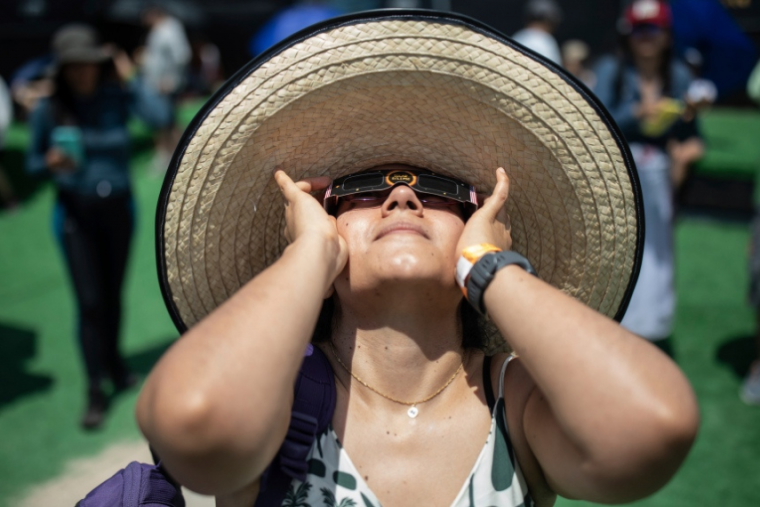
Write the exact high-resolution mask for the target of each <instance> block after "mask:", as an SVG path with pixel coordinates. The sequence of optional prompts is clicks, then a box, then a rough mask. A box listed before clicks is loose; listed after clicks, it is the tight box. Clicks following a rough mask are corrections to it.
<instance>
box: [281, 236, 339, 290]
mask: <svg viewBox="0 0 760 507" xmlns="http://www.w3.org/2000/svg"><path fill="white" fill-rule="evenodd" d="M285 251H286V252H288V251H292V252H293V253H294V254H295V255H296V256H297V257H299V259H303V261H304V262H307V263H308V266H309V269H310V270H312V271H313V272H314V273H319V276H322V277H324V282H325V286H326V287H329V286H330V285H332V283H333V281H334V280H335V278H336V277H337V276H338V274H339V273H340V271H342V269H343V265H342V264H343V263H341V262H340V259H341V245H340V239H339V238H338V237H337V235H336V237H335V238H332V237H329V236H328V235H324V234H320V233H317V232H309V233H304V234H301V235H300V236H298V238H297V239H296V240H295V241H294V242H293V243H291V244H290V245H288V247H287V248H286V249H285Z"/></svg>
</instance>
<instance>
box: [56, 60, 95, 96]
mask: <svg viewBox="0 0 760 507" xmlns="http://www.w3.org/2000/svg"><path fill="white" fill-rule="evenodd" d="M61 72H63V79H64V80H65V81H66V84H68V85H69V88H71V91H72V92H74V94H75V95H80V96H84V97H86V96H89V95H92V94H93V93H95V90H96V89H97V87H98V80H99V79H100V67H99V66H98V64H96V63H67V64H66V65H65V66H64V67H63V69H61Z"/></svg>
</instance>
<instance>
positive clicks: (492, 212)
mask: <svg viewBox="0 0 760 507" xmlns="http://www.w3.org/2000/svg"><path fill="white" fill-rule="evenodd" d="M508 198H509V176H507V172H506V171H505V170H504V169H503V168H502V167H499V168H498V169H497V170H496V186H495V187H494V189H493V192H491V195H490V196H489V197H488V198H487V199H486V200H485V202H484V203H483V206H482V207H481V209H482V210H483V212H484V214H485V215H486V216H488V217H489V218H490V219H491V220H495V219H496V215H498V214H499V211H501V209H502V208H504V204H505V203H506V202H507V199H508Z"/></svg>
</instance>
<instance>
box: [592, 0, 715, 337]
mask: <svg viewBox="0 0 760 507" xmlns="http://www.w3.org/2000/svg"><path fill="white" fill-rule="evenodd" d="M672 18H673V16H672V13H671V10H670V7H669V6H668V4H666V3H665V2H661V1H659V0H637V1H635V2H633V3H632V4H631V5H630V6H629V7H628V8H626V10H625V11H624V13H623V16H622V18H621V20H620V27H619V28H620V32H621V51H620V56H619V57H608V58H605V59H603V60H601V61H600V62H599V64H598V65H597V68H596V75H597V83H596V87H595V90H594V91H595V92H596V94H597V96H598V97H599V98H600V99H601V101H602V102H603V103H604V105H605V106H606V107H607V108H608V109H609V110H610V112H611V113H612V116H613V118H614V119H615V121H616V122H617V124H618V125H619V126H620V128H621V130H622V131H623V134H624V135H625V137H626V140H627V141H628V143H629V145H630V148H631V152H632V154H633V158H634V160H635V162H636V166H637V167H638V170H639V177H640V179H641V186H642V194H643V197H644V214H645V217H646V224H647V226H646V239H645V243H644V244H645V247H644V257H643V260H642V265H641V274H640V276H639V281H638V284H637V286H636V289H635V290H634V293H633V296H632V298H631V304H630V306H629V307H628V312H627V313H626V316H625V318H624V319H623V321H622V324H623V326H625V327H627V328H628V329H629V330H631V331H633V332H634V333H636V334H638V335H640V336H643V337H644V338H647V339H648V340H650V341H652V342H654V343H656V344H658V345H659V346H660V347H662V348H663V349H665V350H666V351H669V350H670V342H669V341H668V338H670V336H671V334H672V329H673V320H674V314H675V306H676V298H675V287H674V268H673V246H672V245H673V230H672V221H673V192H674V189H675V188H677V187H678V186H679V185H680V184H681V182H682V181H683V180H684V178H685V176H686V172H687V169H688V167H689V165H690V164H691V163H693V162H695V161H696V160H698V159H699V158H701V157H702V154H703V151H704V147H703V144H702V141H701V139H700V136H699V132H698V131H697V127H696V122H695V121H693V118H694V112H695V111H694V109H693V108H692V107H691V106H690V105H689V103H688V90H689V87H690V85H691V83H692V81H693V77H692V75H691V73H690V71H689V69H688V67H687V66H686V65H685V64H683V63H681V62H680V61H678V60H675V59H674V58H673V48H672V37H671V26H672V21H673V19H672Z"/></svg>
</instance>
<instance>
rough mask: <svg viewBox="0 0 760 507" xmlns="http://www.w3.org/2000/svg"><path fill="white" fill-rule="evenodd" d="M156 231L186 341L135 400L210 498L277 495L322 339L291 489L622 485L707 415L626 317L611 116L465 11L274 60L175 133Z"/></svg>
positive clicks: (431, 497)
mask: <svg viewBox="0 0 760 507" xmlns="http://www.w3.org/2000/svg"><path fill="white" fill-rule="evenodd" d="M497 168H498V169H497ZM479 193H480V194H481V195H480V196H479V195H478V194H479ZM484 196H486V197H487V198H486V199H485V200H483V197H484ZM157 226H158V227H157V240H158V243H157V251H158V260H159V272H160V279H161V283H162V288H163V291H164V296H165V300H166V302H167V305H168V308H169V311H170V314H171V315H172V318H173V319H174V321H175V323H176V324H177V326H178V328H179V329H180V330H181V331H182V332H184V336H183V337H182V338H181V339H180V340H179V341H178V342H177V343H176V344H175V345H174V346H173V347H172V348H171V349H170V350H169V351H168V352H167V353H166V354H165V355H164V357H163V358H162V359H161V360H160V362H159V363H158V365H157V366H156V368H155V369H154V370H153V372H152V373H151V375H150V377H149V378H148V380H147V382H146V385H145V387H144V389H143V391H142V393H141V395H140V399H139V401H138V406H137V418H138V422H139V424H140V427H141V429H142V431H143V433H144V434H145V436H146V437H147V439H148V440H149V441H150V443H151V445H152V446H153V448H154V449H155V451H156V452H157V454H158V455H159V456H160V457H161V459H162V460H163V461H162V462H163V465H164V467H165V469H166V470H167V471H168V472H169V473H171V474H172V476H173V477H174V478H175V479H177V480H178V481H179V482H180V483H182V484H184V485H185V486H187V487H189V488H190V489H192V490H195V491H198V492H201V493H204V494H211V495H217V498H218V500H217V501H218V505H224V506H237V505H239V506H244V505H245V506H250V505H253V504H254V503H256V505H260V502H259V500H260V499H261V497H262V495H263V494H264V493H265V491H266V490H267V483H266V481H267V480H268V476H265V477H262V474H263V473H264V471H265V470H266V469H267V467H268V466H269V465H270V462H271V461H272V459H273V458H274V456H275V455H276V453H277V452H278V449H279V448H280V447H281V445H282V444H283V441H284V440H285V439H286V434H288V433H289V425H290V424H292V422H293V421H292V420H291V404H292V402H293V386H294V383H295V379H296V376H297V373H298V371H299V367H300V366H301V363H302V361H303V356H304V350H305V349H307V348H308V347H311V346H313V347H314V349H315V352H318V353H319V354H321V355H323V356H324V357H325V358H326V359H327V361H329V363H330V365H331V367H332V371H333V373H334V377H335V385H336V392H335V394H336V397H337V403H336V405H335V410H334V413H333V415H332V420H331V424H330V425H329V426H328V427H327V429H326V430H325V431H324V432H322V433H320V434H317V435H316V436H315V441H314V443H313V445H312V447H311V448H310V451H309V454H308V456H307V463H308V467H307V468H308V470H306V471H305V472H304V477H303V480H301V479H297V478H294V479H293V480H292V482H291V483H290V485H289V490H288V496H286V498H285V500H284V501H283V502H282V504H281V505H312V506H315V505H362V506H379V505H387V506H412V505H414V506H419V505H452V506H465V505H474V506H493V505H498V506H515V507H517V506H519V505H526V506H527V505H539V506H543V505H552V504H553V502H554V499H555V498H556V496H557V495H562V496H565V497H568V498H579V499H587V500H591V501H596V502H604V503H621V502H628V501H633V500H635V499H638V498H642V497H644V496H647V495H650V494H652V493H653V492H654V491H656V490H658V489H659V488H660V487H662V486H663V485H664V484H665V483H667V481H668V480H669V479H670V478H671V477H672V476H673V474H674V473H675V471H676V470H677V469H678V467H679V466H680V464H681V462H682V461H683V459H684V458H685V456H686V454H687V452H688V450H689V448H690V447H691V444H692V442H693V440H694V438H695V434H696V431H697V425H698V415H697V406H696V402H695V399H694V395H693V393H692V390H691V388H690V386H689V384H688V382H687V380H686V379H685V377H684V376H683V374H682V373H681V372H680V371H679V370H678V368H677V366H676V365H675V364H674V363H673V362H672V361H671V360H670V359H669V358H668V357H667V356H666V355H664V354H663V353H662V352H660V351H659V350H658V349H657V348H656V347H654V346H653V345H651V344H650V343H648V342H647V341H645V340H643V339H641V338H638V337H636V336H634V335H633V334H631V333H629V332H628V331H626V330H625V329H623V328H622V327H620V326H619V325H618V323H617V322H616V321H615V320H614V319H617V320H619V319H620V318H621V317H622V315H623V313H624V312H625V306H626V304H627V301H628V299H629V298H630V294H631V291H632V288H633V285H634V284H635V279H636V272H637V269H638V265H639V263H640V257H641V238H642V232H643V231H642V229H643V223H642V222H641V196H640V191H639V189H638V181H637V179H636V174H635V170H634V168H633V165H632V164H631V161H630V154H629V153H628V150H627V148H626V147H625V145H624V143H623V142H622V137H621V135H620V133H619V131H618V130H617V128H616V127H615V126H614V124H613V123H612V122H611V120H610V119H609V116H608V115H607V113H606V112H605V110H604V109H603V107H601V106H600V105H599V103H598V102H597V101H596V99H595V98H594V97H592V96H590V95H589V94H588V93H587V92H586V91H585V88H584V87H582V86H580V85H579V84H578V83H577V81H575V80H574V78H572V77H570V76H569V75H567V74H566V73H564V72H563V71H562V70H560V69H559V68H557V67H555V66H549V65H547V64H545V63H544V61H543V60H538V59H537V58H536V57H534V56H533V54H527V53H526V52H524V51H523V50H522V49H521V47H520V46H517V45H515V44H513V43H512V42H510V40H509V39H508V38H506V37H504V36H502V35H500V34H498V33H496V32H494V31H493V30H491V29H490V28H488V27H486V26H484V25H482V24H480V23H478V22H476V21H473V20H471V19H469V18H465V17H462V16H458V15H454V14H438V13H431V12H430V11H378V12H368V13H361V14H357V15H352V16H348V17H344V18H338V19H335V20H331V21H328V22H325V23H322V24H319V25H315V26H313V27H310V28H309V29H306V30H305V31H302V32H300V33H298V34H296V35H294V36H293V37H291V38H290V39H288V40H286V41H284V42H282V43H281V44H279V45H278V46H276V47H275V48H273V49H271V50H270V51H269V52H267V53H266V54H264V55H262V56H261V57H260V58H259V59H257V60H255V61H253V62H252V63H251V64H249V65H248V66H247V67H246V68H244V69H243V70H241V71H240V73H238V74H237V75H236V76H235V77H233V78H232V79H231V80H230V82H228V83H227V85H226V86H225V87H223V88H222V89H221V90H220V91H219V93H218V94H217V95H216V96H215V97H214V98H212V99H211V100H210V102H209V103H208V104H207V105H206V107H205V108H204V109H203V110H202V111H201V112H200V113H199V115H198V117H196V119H195V120H194V122H193V123H192V124H191V126H190V128H189V129H188V131H187V132H186V133H185V137H184V139H183V142H182V143H181V145H180V148H179V149H178V151H177V152H176V153H175V157H174V159H173V162H172V166H171V168H170V170H169V172H168V173H167V177H166V180H165V183H164V188H163V190H162V197H161V199H160V202H159V207H158V218H157ZM533 273H536V275H535V276H534V274H533ZM485 315H487V319H486V318H485Z"/></svg>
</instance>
